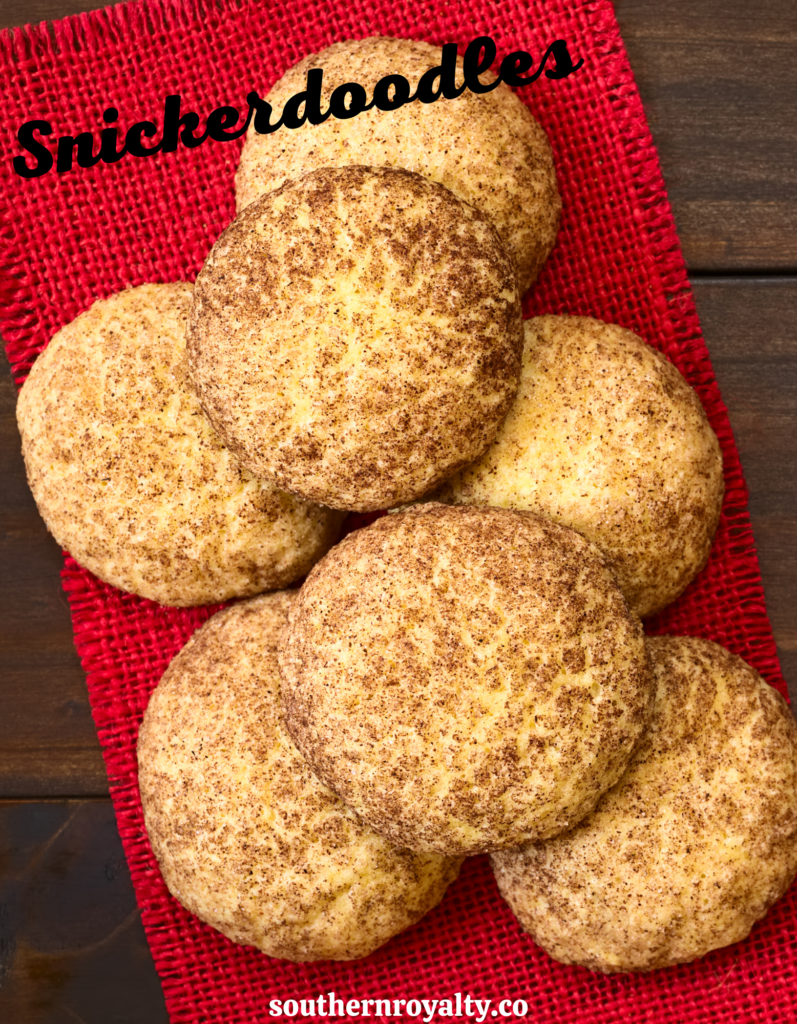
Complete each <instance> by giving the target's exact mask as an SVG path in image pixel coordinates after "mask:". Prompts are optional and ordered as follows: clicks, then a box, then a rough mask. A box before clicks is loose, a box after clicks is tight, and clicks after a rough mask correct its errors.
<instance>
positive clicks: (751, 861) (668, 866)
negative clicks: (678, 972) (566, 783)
mask: <svg viewBox="0 0 797 1024" xmlns="http://www.w3.org/2000/svg"><path fill="white" fill-rule="evenodd" d="M648 650H649V653H650V658H651V664H652V667H653V672H654V676H655V680H656V703H655V709H654V714H653V720H652V722H651V725H650V727H649V729H648V731H647V733H646V734H645V737H644V738H643V740H642V742H641V743H640V744H639V746H638V748H637V750H636V751H635V753H634V756H633V759H632V761H631V764H630V766H629V768H628V771H627V772H626V774H625V775H624V776H623V778H622V779H621V780H620V782H619V783H618V784H617V785H616V786H615V787H614V788H613V789H611V790H609V792H608V793H606V795H605V796H604V797H603V798H602V799H601V801H600V802H599V803H598V805H597V807H596V808H595V810H594V811H593V812H592V814H590V815H589V816H588V817H586V818H585V819H584V820H583V821H582V822H581V823H580V824H579V825H577V826H576V827H575V828H574V829H572V830H571V831H569V832H566V833H564V834H562V835H560V836H557V837H556V838H554V839H550V840H548V841H547V842H542V843H530V844H528V845H526V846H523V847H521V848H520V849H517V850H507V851H504V852H502V853H498V854H494V855H493V858H492V863H493V869H494V871H495V876H496V880H497V881H498V886H499V888H500V890H501V894H502V895H503V897H504V899H506V900H507V902H508V903H509V905H510V907H511V908H512V910H513V911H514V913H515V915H516V916H517V918H518V920H519V921H520V923H521V925H522V927H523V928H524V929H525V930H526V931H528V932H529V933H530V934H531V936H532V937H533V938H534V940H535V942H537V943H539V945H541V946H542V947H543V948H544V949H545V950H547V951H548V952H549V953H550V954H551V956H552V957H554V958H555V959H556V960H561V961H562V962H564V963H574V964H581V965H582V966H584V967H589V968H590V969H592V970H594V971H603V972H606V973H613V972H617V971H649V970H653V969H654V968H657V967H666V966H668V965H670V964H676V963H686V962H688V961H691V960H694V959H696V958H697V957H700V956H703V955H704V954H706V953H708V952H709V951H710V950H712V949H717V948H719V947H721V946H727V945H729V944H730V943H733V942H738V941H740V940H741V939H743V938H745V937H746V936H747V934H748V933H749V931H750V929H751V928H752V926H753V924H754V923H755V922H756V921H757V920H758V919H759V918H761V917H763V916H764V914H765V913H766V912H767V910H768V909H769V908H770V907H771V906H772V904H773V903H774V902H775V901H776V900H777V899H779V898H780V897H781V896H782V895H783V893H784V892H785V891H786V889H787V888H788V887H789V885H790V884H791V882H792V879H793V878H794V876H795V873H797V727H796V726H795V722H794V719H793V718H792V715H791V712H790V711H789V708H788V707H787V705H786V703H785V701H784V700H783V698H782V697H781V696H780V695H779V694H778V693H777V692H776V691H775V690H774V689H773V688H772V687H770V686H768V685H767V683H765V682H764V680H763V679H761V677H760V676H759V675H758V673H757V672H755V671H754V669H752V668H751V667H750V666H749V665H747V664H746V663H745V662H744V661H742V660H741V658H738V657H736V656H735V655H733V654H731V653H730V652H729V651H727V650H725V649H724V648H723V647H720V646H719V645H718V644H714V643H711V642H710V641H708V640H701V639H697V638H694V637H654V638H651V639H649V640H648Z"/></svg>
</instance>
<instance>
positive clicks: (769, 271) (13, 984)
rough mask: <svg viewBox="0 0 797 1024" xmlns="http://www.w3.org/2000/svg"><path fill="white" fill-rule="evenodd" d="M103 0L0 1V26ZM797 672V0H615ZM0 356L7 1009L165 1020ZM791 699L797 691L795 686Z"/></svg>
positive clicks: (780, 626) (149, 1023)
mask: <svg viewBox="0 0 797 1024" xmlns="http://www.w3.org/2000/svg"><path fill="white" fill-rule="evenodd" d="M100 6H103V5H102V4H101V3H92V2H91V0H24V2H23V0H0V27H8V26H11V25H20V24H24V23H31V22H36V21H40V20H44V19H54V18H58V17H62V16H64V15H66V14H69V13H74V12H77V11H82V10H90V9H93V8H96V7H100ZM617 13H618V17H619V20H620V25H621V28H622V31H623V37H624V40H625V43H626V46H627V48H628V52H629V56H630V59H631V64H632V67H633V68H634V71H635V74H636V76H637V81H638V85H639V88H640V92H641V93H642V98H643V101H644V103H645V108H646V111H647V114H648V118H649V122H650V125H651V129H652V131H653V135H654V138H655V141H656V143H657V146H658V149H659V154H660V157H661V161H662V166H663V169H664V176H665V180H666V182H667V186H668V190H669V194H670V198H671V200H672V204H673V210H674V214H675V220H676V223H677V225H678V229H679V233H680V237H681V242H682V245H683V249H684V254H685V256H686V260H687V265H688V267H689V270H690V277H691V279H692V284H693V287H694V292H695V297H696V300H697V305H698V311H699V313H700V316H701V321H702V325H703V330H704V334H705V337H706V341H707V344H708V347H709V351H710V353H711V357H712V360H713V364H714V368H715V371H716V374H717V378H718V380H719V384H720V388H721V390H722V393H723V397H724V399H725V402H726V404H727V405H728V408H729V411H730V416H731V422H732V425H733V428H734V433H735V435H736V440H737V444H738V446H739V450H740V453H741V458H742V463H743V466H744V470H745V475H746V478H747V482H748V486H749V489H750V511H751V515H752V519H753V529H754V533H755V537H756V542H757V545H758V549H759V558H760V561H761V569H762V576H763V580H764V589H765V593H766V599H767V607H768V611H769V615H770V618H771V620H772V624H773V628H774V632H775V637H776V640H777V643H778V649H779V653H780V657H781V662H782V665H783V669H784V674H785V675H786V678H787V680H788V681H789V683H790V685H791V687H792V688H797V613H795V608H797V454H796V451H797V330H796V329H795V324H797V187H796V186H797V118H795V116H794V109H795V100H797V16H795V12H794V8H793V0H764V2H759V3H756V4H755V5H753V4H750V3H749V2H748V0H668V2H667V3H661V2H660V0H620V2H618V3H617ZM14 402H15V392H14V388H13V385H12V384H11V381H10V378H9V376H8V372H7V368H6V367H5V365H4V366H3V367H2V370H1V371H0V474H2V476H0V479H2V485H1V486H0V526H1V527H2V529H0V578H2V581H3V583H4V586H3V587H2V588H0V623H2V626H1V627H0V1022H3V1024H5V1022H9V1024H68V1022H75V1021H78V1022H84V1024H116V1022H119V1024H128V1022H129V1024H137V1022H142V1024H144V1022H146V1024H160V1022H162V1021H165V1020H166V1015H165V1010H164V1007H163V998H162V995H161V992H160V985H159V982H158V980H157V977H156V975H155V972H154V969H153V966H152V963H151V959H150V957H149V953H148V950H147V947H146V942H145V939H144V936H143V930H142V928H141V924H140V920H139V916H138V912H137V910H136V908H135V900H134V897H133V894H132V888H131V885H130V880H129V875H128V873H127V868H126V866H125V864H124V858H123V855H122V851H121V846H120V843H119V838H118V835H117V833H116V829H115V825H114V821H113V812H112V810H111V806H110V802H109V800H108V799H107V783H106V779H105V770H104V767H103V763H102V757H101V755H100V750H99V745H98V743H97V739H96V735H95V732H94V726H93V723H92V720H91V713H90V709H89V704H88V698H87V694H86V687H85V680H84V676H83V673H82V670H81V668H80V665H79V662H78V660H77V657H76V655H75V652H74V648H73V645H72V632H71V626H70V620H69V610H68V606H67V602H66V598H65V597H64V595H63V592H62V590H61V586H60V577H59V573H60V568H61V554H60V551H59V550H58V547H57V545H56V544H55V543H54V541H53V540H52V539H51V538H50V537H49V535H48V534H47V531H46V528H45V527H44V524H43V523H42V521H41V519H40V517H39V516H38V513H37V511H36V508H35V505H34V503H33V499H32V497H31V496H30V493H29V491H28V489H27V485H26V483H25V476H24V469H23V467H22V460H21V457H20V454H19V436H18V433H17V430H16V423H15V419H14ZM792 692H793V696H794V697H795V698H797V689H793V691H792Z"/></svg>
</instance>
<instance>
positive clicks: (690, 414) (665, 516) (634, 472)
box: [436, 316, 724, 616]
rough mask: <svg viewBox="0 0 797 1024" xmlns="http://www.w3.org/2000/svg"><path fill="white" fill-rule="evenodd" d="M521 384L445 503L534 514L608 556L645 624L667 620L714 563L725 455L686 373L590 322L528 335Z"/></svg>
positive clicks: (535, 329) (540, 325)
mask: <svg viewBox="0 0 797 1024" xmlns="http://www.w3.org/2000/svg"><path fill="white" fill-rule="evenodd" d="M524 327H525V336H526V343H525V349H524V353H523V367H522V371H521V384H520V389H519V391H518V396H517V399H516V401H515V403H514V405H513V406H512V408H511V409H510V411H509V414H508V416H507V418H506V420H505V421H504V423H503V425H502V427H501V430H500V432H499V434H498V438H497V439H496V442H495V444H494V445H493V446H492V447H491V448H490V449H488V451H487V452H485V454H484V455H483V456H482V458H481V459H479V460H478V461H477V462H475V463H474V464H473V465H472V466H469V467H467V469H465V470H463V471H462V472H461V473H460V474H458V475H456V476H455V477H453V478H452V479H451V480H449V481H448V483H447V484H446V485H444V487H443V489H442V490H440V491H439V492H438V493H437V495H436V497H437V498H438V499H439V500H441V501H451V502H464V503H467V504H484V505H499V506H502V507H505V508H516V509H529V510H530V511H532V512H537V513H539V514H540V515H544V516H547V517H549V518H551V519H553V520H555V521H556V522H558V523H562V524H564V525H565V526H570V527H572V528H573V529H574V530H578V531H579V532H580V533H583V534H584V536H585V537H587V538H588V539H589V540H591V541H593V542H594V543H595V544H597V546H598V547H599V548H600V549H601V550H602V551H603V552H604V553H605V554H606V555H607V556H608V558H609V561H610V564H611V567H612V571H613V572H614V573H615V574H616V576H617V580H618V582H619V584H620V588H621V590H622V591H623V593H624V594H625V596H626V599H627V600H628V603H629V604H630V606H631V608H632V610H633V611H635V612H636V613H637V614H638V615H640V616H646V615H652V614H653V613H654V612H657V611H660V610H661V609H662V608H664V607H665V606H666V605H668V604H670V602H672V601H674V600H675V598H676V597H678V595H679V594H680V593H681V592H682V591H683V590H684V589H685V588H686V586H687V585H688V584H689V582H690V581H691V580H692V579H693V578H694V576H696V575H697V573H698V572H699V571H700V570H701V569H702V568H703V566H704V565H705V563H706V560H707V559H708V555H709V550H710V548H711V543H712V540H713V538H714V533H715V531H716V529H717V523H718V522H719V516H720V510H721V507H722V498H723V494H724V481H723V475H722V453H721V451H720V447H719V443H718V441H717V438H716V435H715V434H714V431H713V430H712V429H711V426H710V425H709V422H708V420H707V419H706V414H705V412H704V411H703V407H702V406H701V404H700V400H699V399H698V397H697V395H696V394H695V392H694V391H693V390H692V388H691V387H690V386H689V385H688V384H687V383H686V381H685V380H684V378H683V377H682V376H681V374H680V373H679V372H678V370H677V369H676V368H675V367H674V366H673V365H672V364H671V363H670V362H668V361H667V360H666V359H665V358H664V356H662V355H660V354H659V353H658V352H656V350H655V349H653V348H651V347H650V346H649V345H646V344H645V342H644V341H642V339H641V338H639V337H637V336H636V335H635V334H632V332H631V331H628V330H625V329H624V328H622V327H616V326H614V325H611V324H605V323H603V322H601V321H600V320H592V319H589V318H587V317H569V316H540V317H536V318H534V319H533V320H527V321H526V322H525V325H524Z"/></svg>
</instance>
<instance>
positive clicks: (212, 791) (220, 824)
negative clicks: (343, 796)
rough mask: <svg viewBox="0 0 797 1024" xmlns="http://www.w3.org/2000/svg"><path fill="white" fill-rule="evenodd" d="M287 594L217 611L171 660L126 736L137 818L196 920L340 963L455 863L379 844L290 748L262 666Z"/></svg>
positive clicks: (390, 931) (399, 922) (287, 955)
mask: <svg viewBox="0 0 797 1024" xmlns="http://www.w3.org/2000/svg"><path fill="white" fill-rule="evenodd" d="M293 597H294V595H293V594H290V593H280V594H267V595H264V596H262V597H258V598H255V599H254V600H251V601H247V602H245V603H242V604H238V605H234V606H233V607H232V608H228V609H226V610H225V611H223V612H219V613H218V614H217V615H215V616H214V617H213V618H212V619H210V621H209V622H207V623H206V624H205V626H204V627H203V628H202V629H201V630H199V632H197V633H196V634H195V635H194V637H193V638H192V640H191V641H190V642H189V644H188V645H187V646H186V647H185V648H184V649H183V650H182V651H181V652H180V654H179V655H178V656H177V657H176V658H175V659H174V661H173V662H172V663H171V665H170V666H169V668H168V669H167V671H166V673H165V675H164V676H163V678H162V679H161V681H160V683H159V685H158V687H157V689H156V690H155V692H154V693H153V695H152V698H151V700H150V703H149V706H148V708H147V712H146V715H145V717H144V722H143V724H142V726H141V731H140V734H139V741H138V761H139V782H140V786H141V799H142V804H143V807H144V818H145V822H146V826H147V832H148V834H149V837H150V841H151V843H152V848H153V850H154V852H155V855H156V856H157V858H158V861H159V863H160V867H161V870H162V872H163V876H164V879H165V881H166V884H167V885H168V887H169V889H170V891H171V892H172V894H173V895H174V896H175V897H176V898H177V899H178V900H179V901H180V902H181V903H182V904H183V905H184V906H185V907H187V908H188V909H189V910H191V911H192V912H193V913H195V914H197V916H198V917H200V918H201V919H202V920H203V921H205V922H206V923H207V924H210V925H212V926H213V927H214V928H217V929H218V930H219V931H221V932H223V933H224V934H225V935H226V936H227V937H228V938H230V939H232V940H233V941H235V942H240V943H243V944H246V945H252V946H257V947H258V948H259V949H261V950H262V951H263V952H264V953H267V954H268V955H269V956H274V957H280V958H282V959H286V960H296V961H304V960H351V959H354V958H356V957H362V956H366V955H367V954H368V953H370V952H372V951H373V950H374V949H376V948H377V947H379V946H381V945H382V944H383V943H385V942H387V940H388V939H390V938H391V936H393V935H396V934H397V933H398V932H400V931H403V930H404V929H405V928H408V927H409V926H410V925H411V924H414V922H415V921H417V920H419V918H421V917H422V916H423V915H424V914H425V913H426V912H427V911H428V910H430V909H431V908H432V907H433V906H435V904H437V903H438V902H439V901H440V900H441V899H442V897H443V894H444V892H445V890H446V887H447V886H448V884H449V883H450V882H452V881H453V880H454V878H456V876H457V873H458V871H459V863H460V862H459V861H458V860H454V859H450V858H446V857H439V856H435V855H425V854H418V853H410V852H409V851H408V850H400V849H397V848H396V847H394V846H392V845H391V844H390V843H389V842H387V840H385V839H383V838H382V837H381V836H379V835H377V834H376V833H375V832H373V831H372V830H371V829H370V828H368V827H367V826H365V825H364V824H363V823H362V822H360V821H359V820H358V819H357V817H356V816H355V815H354V814H353V813H352V811H350V810H349V809H348V808H347V807H345V806H344V804H343V803H341V801H340V800H339V799H338V797H336V796H335V794H334V793H332V792H330V790H328V789H327V788H326V786H324V785H322V784H321V783H320V782H319V781H318V780H317V779H316V777H315V776H314V775H313V773H312V772H311V771H310V769H309V768H308V766H307V764H306V763H305V762H304V760H303V759H302V757H301V755H300V754H299V752H298V751H297V750H296V747H295V746H294V744H293V743H292V741H291V738H290V736H288V734H287V733H286V732H285V730H284V728H283V726H282V724H281V721H280V714H279V675H278V670H277V662H276V650H277V644H278V640H279V635H280V632H281V630H282V629H283V627H284V625H285V619H286V614H287V610H288V607H289V605H290V603H291V601H292V600H293Z"/></svg>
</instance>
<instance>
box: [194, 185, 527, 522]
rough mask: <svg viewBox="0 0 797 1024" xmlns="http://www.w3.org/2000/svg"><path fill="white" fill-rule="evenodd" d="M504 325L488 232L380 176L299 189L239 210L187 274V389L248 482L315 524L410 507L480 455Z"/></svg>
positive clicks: (497, 251)
mask: <svg viewBox="0 0 797 1024" xmlns="http://www.w3.org/2000/svg"><path fill="white" fill-rule="evenodd" d="M521 348H522V321H521V317H520V299H519V295H518V291H517V285H516V282H515V277H514V272H513V269H512V263H511V260H510V258H509V257H508V256H507V254H506V253H505V251H504V249H503V247H502V245H501V242H500V241H499V239H498V236H497V235H496V233H495V229H494V228H493V226H492V225H491V224H490V222H489V221H488V220H487V218H486V217H485V216H484V214H481V213H479V212H478V211H477V210H475V209H473V208H472V207H470V206H468V205H466V204H465V203H462V202H460V200H458V199H457V198H456V197H455V196H454V195H452V193H451V192H449V191H448V190H447V189H445V188H444V187H443V186H442V185H438V184H436V183H434V182H431V181H427V180H426V179H425V178H422V177H421V176H420V175H418V174H412V173H410V172H409V171H403V170H392V169H389V168H368V167H343V168H324V169H321V170H318V171H313V172H311V173H309V174H306V175H304V176H303V177H301V178H298V179H297V180H295V181H289V182H286V183H285V184H284V185H282V186H281V187H280V188H278V189H277V190H276V191H275V192H271V193H269V194H268V195H265V196H262V197H261V198H260V199H259V200H258V201H257V202H255V203H252V204H251V205H250V206H248V207H247V208H246V209H245V210H244V211H243V213H242V214H241V215H240V217H238V218H237V220H235V221H234V222H233V223H232V224H231V225H230V226H229V227H228V228H227V229H226V231H224V232H223V234H222V235H221V237H220V238H219V240H218V241H217V242H216V244H215V245H214V247H213V249H212V251H211V253H210V255H209V257H208V259H207V262H206V263H205V266H204V267H203V268H202V271H201V272H200V274H199V277H198V278H197V282H196V289H195V293H194V306H193V309H192V314H191V322H190V327H189V333H188V350H189V364H190V372H191V376H192V379H193V381H194V384H195V386H196V389H197V392H198V394H199V397H200V400H201V402H202V405H203V408H204V409H205V411H206V412H207V414H208V416H209V417H210V420H211V422H212V423H213V425H214V427H215V428H216V430H217V431H218V433H219V434H220V435H221V437H223V438H224V440H225V442H226V444H227V445H228V446H229V448H230V449H231V450H232V451H234V452H235V454H236V456H237V457H238V458H239V459H240V461H241V463H242V464H243V465H245V466H247V467H248V468H249V469H250V470H251V471H252V472H253V473H256V474H258V475H262V476H263V477H266V478H267V479H270V480H272V481H273V482H274V483H275V485H276V486H278V487H281V488H284V489H285V490H288V491H292V492H294V493H296V494H299V495H301V496H302V497H304V498H306V499H308V500H311V501H318V502H321V503H322V504H324V505H329V506H330V507H332V508H340V509H352V510H357V511H370V510H375V509H380V508H386V507H388V506H390V505H395V504H400V503H401V502H405V501H411V500H413V499H414V498H417V497H419V496H420V495H422V494H423V493H425V492H426V491H427V490H429V489H430V488H431V487H434V486H436V485H437V484H439V483H441V482H442V481H443V480H444V479H445V478H446V477H447V476H449V475H450V474H451V473H453V472H455V471H456V470H457V469H459V468H461V467H462V466H464V465H466V464H467V463H468V462H472V461H473V459H475V458H477V457H478V456H479V455H480V454H481V453H482V452H483V451H484V450H485V448H486V447H487V446H488V445H489V444H490V442H491V441H492V440H493V439H494V437H495V435H496V433H497V431H498V427H499V425H500V423H501V420H502V419H503V417H504V415H505V414H506V411H507V409H508V408H509V405H510V403H511V401H512V398H513V397H514V394H515V391H516V389H517V382H518V375H519V368H520V352H521Z"/></svg>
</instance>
